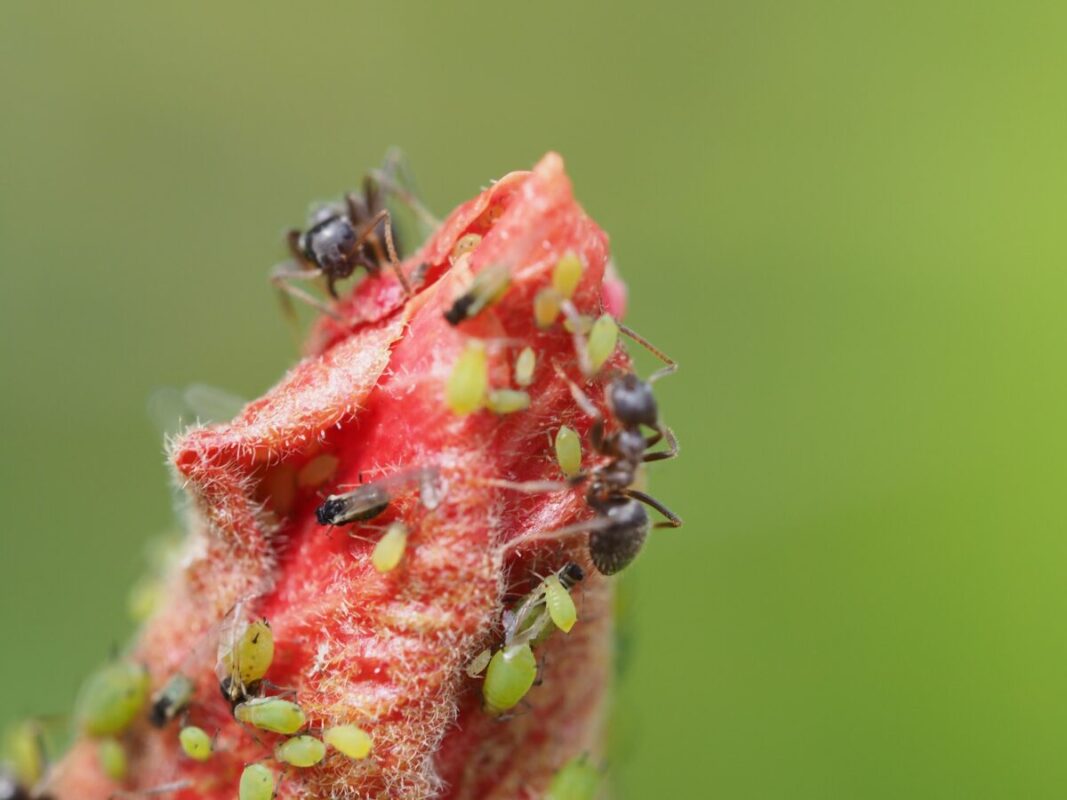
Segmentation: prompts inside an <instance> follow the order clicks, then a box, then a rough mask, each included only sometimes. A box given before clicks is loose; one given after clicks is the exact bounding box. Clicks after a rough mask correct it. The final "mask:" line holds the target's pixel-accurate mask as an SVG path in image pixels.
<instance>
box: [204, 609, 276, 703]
mask: <svg viewBox="0 0 1067 800" xmlns="http://www.w3.org/2000/svg"><path fill="white" fill-rule="evenodd" d="M273 661H274V633H273V632H272V631H271V629H270V623H269V622H267V620H265V619H257V620H255V621H253V622H251V623H248V624H245V623H244V620H243V619H241V618H240V614H239V612H237V613H235V614H234V617H233V619H232V620H231V622H230V627H229V630H228V631H227V632H225V633H224V634H223V636H222V637H220V641H219V652H218V663H217V665H216V667H215V672H216V674H217V675H218V678H219V686H220V687H221V689H222V693H223V695H224V696H225V697H227V698H229V700H230V701H231V702H233V703H236V702H238V701H240V700H242V699H244V698H245V697H246V696H247V694H248V690H249V689H250V687H254V686H255V685H256V684H258V683H259V681H260V680H262V679H263V676H264V675H266V674H267V670H268V669H270V665H271V662H273Z"/></svg>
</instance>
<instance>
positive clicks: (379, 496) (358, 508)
mask: <svg viewBox="0 0 1067 800" xmlns="http://www.w3.org/2000/svg"><path fill="white" fill-rule="evenodd" d="M412 486H417V487H418V489H419V499H420V501H421V502H422V505H423V506H425V507H426V508H431V509H432V508H435V507H436V506H437V505H438V504H439V503H440V502H441V499H442V495H443V492H444V491H445V489H446V488H447V487H446V486H445V485H444V483H443V482H442V481H441V478H440V473H439V472H438V470H437V469H435V468H434V467H415V468H412V469H405V470H401V471H399V472H396V473H394V474H392V475H389V476H387V477H385V478H382V479H381V480H377V481H374V482H373V483H365V484H363V485H362V486H357V487H356V488H355V489H353V490H352V491H350V492H345V493H343V494H332V495H330V496H329V497H327V498H326V499H325V500H324V501H323V502H322V504H321V505H320V506H319V507H318V508H316V509H315V518H316V519H317V520H318V522H319V524H320V525H348V524H350V523H352V522H363V521H365V520H369V519H374V518H375V517H377V516H378V515H379V514H381V513H382V512H384V511H385V509H387V508H388V507H389V503H390V502H391V501H392V500H393V498H394V497H395V496H396V495H397V494H399V493H400V492H402V491H404V490H406V489H409V488H411V487H412Z"/></svg>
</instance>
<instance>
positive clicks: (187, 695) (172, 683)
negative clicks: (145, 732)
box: [148, 672, 196, 728]
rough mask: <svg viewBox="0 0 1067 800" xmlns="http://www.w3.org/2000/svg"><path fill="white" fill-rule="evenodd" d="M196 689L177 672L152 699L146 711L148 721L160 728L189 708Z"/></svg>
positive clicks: (187, 679)
mask: <svg viewBox="0 0 1067 800" xmlns="http://www.w3.org/2000/svg"><path fill="white" fill-rule="evenodd" d="M195 691H196V687H195V686H194V685H193V682H192V681H191V680H189V678H187V677H186V676H185V675H183V674H182V673H180V672H178V673H175V674H174V675H173V676H172V677H171V678H170V680H168V681H167V682H166V683H165V684H164V685H163V687H162V688H161V689H160V690H159V691H158V692H156V694H155V695H153V697H152V705H151V707H150V708H149V709H148V721H149V722H151V723H152V724H153V725H154V726H155V727H157V728H162V727H163V726H165V725H166V724H167V723H168V722H170V721H171V720H172V719H174V718H175V717H177V716H178V715H179V714H181V713H182V712H183V711H185V710H186V709H187V708H188V707H189V703H190V702H191V701H192V699H193V694H194V692H195Z"/></svg>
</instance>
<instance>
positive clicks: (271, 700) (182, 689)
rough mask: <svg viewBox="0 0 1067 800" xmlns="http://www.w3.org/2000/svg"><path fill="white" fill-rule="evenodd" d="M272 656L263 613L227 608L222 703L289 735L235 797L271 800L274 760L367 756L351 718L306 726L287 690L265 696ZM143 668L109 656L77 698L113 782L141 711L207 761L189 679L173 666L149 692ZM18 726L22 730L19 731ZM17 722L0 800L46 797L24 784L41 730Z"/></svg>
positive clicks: (35, 767) (32, 770)
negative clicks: (173, 729)
mask: <svg viewBox="0 0 1067 800" xmlns="http://www.w3.org/2000/svg"><path fill="white" fill-rule="evenodd" d="M273 660H274V635H273V632H272V631H271V628H270V625H269V623H268V622H267V620H265V619H257V620H253V621H251V622H248V621H247V620H245V619H244V617H243V614H242V611H241V608H240V606H238V607H237V608H235V609H234V611H233V612H231V614H229V615H228V618H227V620H226V622H225V623H224V625H223V627H222V631H221V633H220V636H219V650H218V659H217V663H216V675H217V677H218V685H219V690H220V691H221V693H222V696H223V697H224V698H225V700H226V701H227V702H228V703H229V705H230V708H231V710H232V713H233V718H234V719H235V720H236V721H237V722H239V723H241V724H242V725H246V726H249V727H251V728H255V729H258V730H261V731H268V732H270V733H275V734H279V735H281V736H285V737H288V738H286V739H284V740H283V741H281V742H280V743H278V744H277V746H275V748H274V750H273V756H272V758H271V759H266V760H265V761H259V762H255V763H252V764H249V765H247V766H246V767H245V769H244V771H243V772H242V774H241V778H240V782H239V787H238V798H239V800H271V798H273V797H275V793H276V790H277V786H278V783H279V781H278V776H277V774H276V771H275V770H274V769H272V768H271V766H269V763H267V762H269V761H271V760H273V761H274V762H276V763H277V764H279V765H282V766H283V767H284V768H290V767H292V768H299V769H302V768H307V767H313V766H315V765H316V764H319V763H321V762H322V761H323V759H325V757H326V752H327V747H330V748H332V749H333V750H335V751H337V752H338V753H341V754H342V755H343V756H345V757H347V758H350V759H356V760H359V759H363V758H366V757H367V756H368V755H369V754H370V751H371V746H372V742H371V738H370V735H369V734H368V733H367V732H366V731H364V730H362V729H361V728H359V727H358V726H356V725H351V724H342V725H336V726H332V727H327V728H324V729H321V730H312V729H310V728H309V727H308V725H307V717H306V715H305V713H304V710H303V709H302V708H301V707H300V705H299V704H297V703H296V702H293V701H292V700H289V699H286V697H287V696H288V695H290V694H291V693H290V692H282V693H281V694H279V695H277V696H267V695H266V694H265V690H266V689H267V688H268V687H270V686H271V684H270V683H269V682H268V681H267V680H266V678H265V676H266V674H267V672H268V670H269V669H270V666H271V663H272V662H273ZM149 686H150V676H149V673H148V670H147V669H146V668H145V667H144V666H143V665H141V664H136V663H133V662H131V661H126V660H116V661H114V662H112V663H111V664H108V665H107V666H105V667H104V668H103V669H101V670H99V671H98V672H97V673H95V674H94V675H93V676H92V677H91V678H90V679H89V680H88V682H87V683H86V684H85V686H84V688H83V689H82V693H81V696H80V699H79V704H78V710H77V715H76V719H77V724H78V727H79V729H80V730H81V731H82V732H83V733H84V734H85V735H87V736H89V737H90V738H92V739H94V740H96V743H97V757H98V760H99V764H100V768H101V771H102V772H103V773H104V774H105V775H107V776H108V777H109V778H111V779H112V780H114V781H116V782H122V781H123V780H124V779H125V778H126V774H127V754H126V748H125V747H124V745H123V742H122V737H123V735H124V734H125V733H126V732H127V731H128V730H129V729H130V728H131V727H132V726H133V725H134V724H135V723H136V721H137V720H138V718H140V717H141V716H142V715H145V716H147V719H148V721H149V722H150V723H151V724H152V725H153V726H155V727H157V728H165V727H167V726H169V725H170V724H171V723H173V722H175V721H178V722H179V724H178V726H177V739H178V743H179V746H180V748H181V750H182V752H183V753H184V754H185V756H187V757H188V758H189V759H192V760H193V761H198V762H205V761H209V760H210V759H211V758H212V756H213V755H214V753H215V752H216V741H215V738H214V737H212V735H211V734H209V733H208V732H207V731H206V730H204V728H202V727H200V726H197V725H194V724H191V723H190V719H189V718H190V716H191V714H192V712H193V710H194V698H195V695H196V684H195V682H194V681H193V680H192V679H191V678H190V677H188V676H187V675H186V674H184V673H183V672H176V673H175V674H173V675H172V676H171V677H170V678H169V679H168V680H167V681H166V682H165V683H164V684H163V686H162V687H161V688H160V689H159V690H158V691H157V692H156V693H155V694H153V695H151V696H149ZM23 731H24V732H23ZM34 731H35V729H34V728H32V727H27V726H23V728H20V729H19V731H18V732H17V733H18V736H17V737H16V736H12V737H9V740H8V747H7V750H8V752H9V753H10V757H9V761H10V762H11V765H12V777H3V778H0V800H50V796H49V795H47V794H34V793H32V792H31V790H29V789H28V788H27V787H29V786H32V785H34V784H36V783H38V782H39V781H40V780H41V778H42V777H43V775H44V770H45V763H46V762H45V758H44V751H43V747H42V746H41V744H40V742H41V738H40V735H39V734H37V735H35V736H34V737H33V738H30V737H31V734H33V733H34ZM188 786H189V783H188V782H185V781H179V782H176V783H173V784H168V785H166V786H160V787H156V788H155V789H153V790H150V792H151V793H154V794H159V793H162V792H165V791H177V790H179V789H184V788H187V787H188Z"/></svg>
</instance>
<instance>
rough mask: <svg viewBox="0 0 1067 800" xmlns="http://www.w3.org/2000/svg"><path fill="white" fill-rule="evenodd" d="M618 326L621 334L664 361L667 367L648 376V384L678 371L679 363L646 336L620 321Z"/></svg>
mask: <svg viewBox="0 0 1067 800" xmlns="http://www.w3.org/2000/svg"><path fill="white" fill-rule="evenodd" d="M616 324H617V325H618V326H619V331H620V332H621V333H624V334H626V335H627V336H628V337H630V339H632V340H633V341H635V342H637V343H638V344H639V345H641V346H642V347H643V348H645V349H646V350H648V352H650V353H651V354H652V355H654V356H655V357H656V358H658V359H659V360H660V361H662V362H663V363H664V364H665V365H666V366H663V367H661V368H660V369H658V370H656V371H655V372H653V373H652V374H651V375H649V376H648V382H649V383H655V382H656V381H658V380H659V379H660V378H665V377H667V376H668V375H670V374H672V373H674V372H677V371H678V362H677V361H675V360H674V359H673V358H671V357H670V356H669V355H667V354H666V353H664V352H663V351H662V350H660V349H659V348H658V347H656V346H655V345H654V344H652V342H650V341H649V340H648V339H646V338H645V337H644V336H642V335H641V334H639V333H638V332H637V331H635V330H634V329H633V328H631V327H630V326H629V325H624V324H623V323H621V322H618V321H616Z"/></svg>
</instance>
